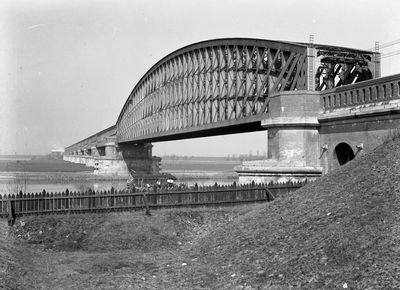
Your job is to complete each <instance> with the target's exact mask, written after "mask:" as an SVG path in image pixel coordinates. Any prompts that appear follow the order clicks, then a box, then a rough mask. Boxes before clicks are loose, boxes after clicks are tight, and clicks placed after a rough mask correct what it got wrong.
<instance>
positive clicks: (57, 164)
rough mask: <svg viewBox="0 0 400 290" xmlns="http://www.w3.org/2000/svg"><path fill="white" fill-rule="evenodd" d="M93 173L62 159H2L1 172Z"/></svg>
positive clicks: (84, 167) (88, 169) (0, 160)
mask: <svg viewBox="0 0 400 290" xmlns="http://www.w3.org/2000/svg"><path fill="white" fill-rule="evenodd" d="M1 171H4V172H10V171H13V172H18V171H19V172H89V171H90V172H93V167H86V166H85V165H84V164H77V163H72V162H68V161H64V160H61V159H35V158H32V159H29V158H28V157H26V156H23V157H21V158H19V157H18V156H16V157H14V158H10V157H9V158H7V157H2V158H0V172H1Z"/></svg>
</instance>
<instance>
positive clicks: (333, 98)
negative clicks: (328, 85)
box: [320, 74, 400, 112]
mask: <svg viewBox="0 0 400 290" xmlns="http://www.w3.org/2000/svg"><path fill="white" fill-rule="evenodd" d="M395 99H400V74H396V75H391V76H387V77H382V78H378V79H372V80H368V81H363V82H359V83H355V84H352V85H346V86H342V87H337V88H334V89H330V90H326V91H323V92H321V102H320V104H321V110H322V111H323V112H327V111H330V110H334V109H339V108H346V107H354V106H362V105H367V104H373V103H380V102H388V101H391V100H395Z"/></svg>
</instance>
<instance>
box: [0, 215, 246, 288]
mask: <svg viewBox="0 0 400 290" xmlns="http://www.w3.org/2000/svg"><path fill="white" fill-rule="evenodd" d="M249 210H251V207H243V208H240V207H239V208H221V209H218V208H200V209H170V210H159V211H153V212H152V216H151V217H148V216H146V215H145V214H144V212H125V213H104V214H86V215H67V216H65V215H58V216H57V215H49V216H30V217H29V216H28V217H24V218H21V219H18V220H17V223H16V225H15V226H14V227H13V228H12V229H11V232H12V233H13V235H12V236H10V238H12V237H14V241H12V240H11V241H9V242H8V244H10V245H12V246H14V247H16V248H18V249H20V251H19V252H16V253H14V254H13V255H11V257H10V258H12V261H14V264H15V265H14V267H13V268H12V269H11V268H10V271H9V273H8V274H9V275H8V278H10V279H8V280H7V281H15V283H16V284H15V283H14V284H15V285H16V286H14V287H12V288H11V289H191V288H192V287H191V281H189V280H187V279H186V277H187V276H186V273H187V269H188V268H189V267H190V266H188V260H190V259H194V260H196V259H197V251H194V252H193V253H192V251H191V248H192V246H193V244H194V243H195V241H196V240H197V239H199V237H201V236H203V235H207V234H208V233H209V232H210V230H211V229H212V228H215V227H218V226H219V225H222V224H225V223H226V222H229V221H231V220H233V219H234V218H235V217H237V216H239V215H242V214H243V213H245V212H247V211H249ZM0 254H1V253H0ZM192 254H193V255H192ZM11 278H12V279H11ZM0 289H1V288H0Z"/></svg>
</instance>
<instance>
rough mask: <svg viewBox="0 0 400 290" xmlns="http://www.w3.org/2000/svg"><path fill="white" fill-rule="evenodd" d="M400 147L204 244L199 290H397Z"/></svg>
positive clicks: (263, 209)
mask: <svg viewBox="0 0 400 290" xmlns="http://www.w3.org/2000/svg"><path fill="white" fill-rule="evenodd" d="M399 141H400V140H397V141H396V142H392V143H390V144H385V145H383V146H381V147H379V148H377V149H376V150H375V151H374V152H372V153H370V154H366V155H365V156H363V157H362V158H359V159H357V160H354V161H352V162H350V163H349V164H347V165H345V166H343V167H342V168H340V169H339V170H336V171H334V172H332V173H331V174H328V175H326V176H324V177H323V178H321V179H319V180H318V181H316V182H314V183H312V184H309V185H308V186H306V187H303V188H302V189H300V190H298V191H296V192H294V193H293V194H291V195H289V196H286V197H284V198H280V199H278V200H276V201H275V202H273V203H267V204H262V205H259V206H257V207H256V208H254V210H253V211H251V212H248V213H247V214H245V215H243V216H241V217H239V218H237V219H235V220H234V221H233V222H232V223H229V224H227V225H226V226H225V227H223V228H218V229H216V230H215V231H214V232H213V233H211V234H210V235H208V236H207V237H204V239H202V240H201V241H199V247H200V249H199V251H200V253H201V255H200V257H201V258H200V260H199V267H200V265H202V266H201V270H199V269H197V272H198V273H199V274H198V275H197V281H198V283H199V284H202V285H203V286H208V287H210V288H212V289H231V288H233V289H235V287H238V289H243V288H241V287H243V285H246V287H247V288H248V289H400V191H399V188H400V186H399V183H400V142H399ZM207 283H208V284H207Z"/></svg>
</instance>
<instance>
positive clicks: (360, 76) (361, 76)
mask: <svg viewBox="0 0 400 290" xmlns="http://www.w3.org/2000/svg"><path fill="white" fill-rule="evenodd" d="M355 67H356V70H355V71H354V73H355V75H354V74H353V73H351V70H352V69H353V65H349V64H346V63H344V64H342V65H341V71H340V72H339V73H338V77H339V79H340V84H339V83H338V84H339V85H348V84H351V83H353V81H354V80H355V83H358V82H362V81H366V80H370V79H372V73H371V71H370V69H369V68H368V66H367V64H361V65H359V64H356V65H355ZM334 69H335V67H334V65H333V64H332V63H324V64H323V65H321V66H320V67H318V69H317V72H316V74H315V90H316V91H320V90H322V89H323V88H324V87H325V89H326V90H327V89H331V88H333V87H335V76H336V75H335V71H334ZM321 77H322V82H321Z"/></svg>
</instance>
